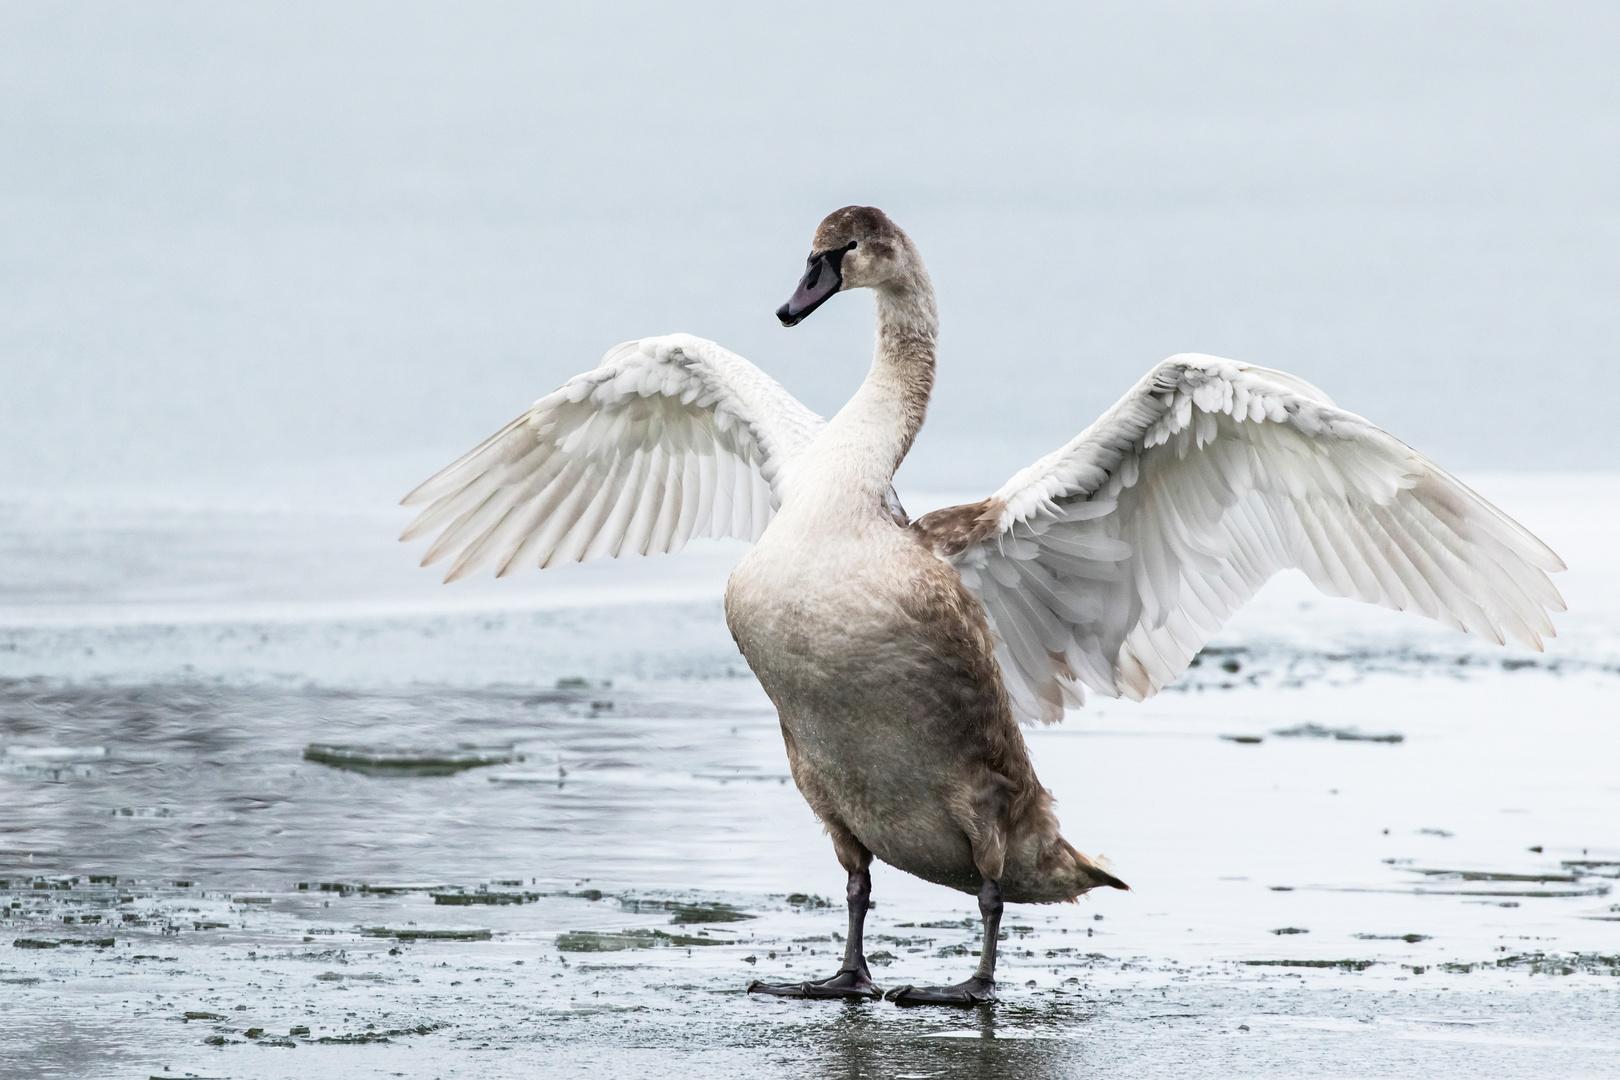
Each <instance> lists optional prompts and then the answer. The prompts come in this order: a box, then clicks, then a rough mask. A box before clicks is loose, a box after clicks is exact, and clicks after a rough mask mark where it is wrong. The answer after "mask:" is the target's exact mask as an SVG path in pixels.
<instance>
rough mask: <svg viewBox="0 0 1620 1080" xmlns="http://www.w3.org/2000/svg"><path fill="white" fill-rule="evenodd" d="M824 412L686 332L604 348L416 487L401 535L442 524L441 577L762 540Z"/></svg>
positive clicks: (434, 555)
mask: <svg viewBox="0 0 1620 1080" xmlns="http://www.w3.org/2000/svg"><path fill="white" fill-rule="evenodd" d="M824 424H825V421H824V420H822V418H821V417H819V416H817V415H816V414H815V413H813V412H811V411H810V410H809V409H807V408H805V406H804V405H802V404H801V403H800V402H799V401H798V400H797V399H796V398H794V397H793V395H792V394H789V393H788V392H787V391H786V390H784V389H783V388H782V387H781V385H780V384H778V383H777V382H776V381H775V380H774V379H772V378H771V377H770V376H768V375H766V374H765V373H764V372H763V371H760V370H759V368H757V367H755V366H754V365H753V364H750V363H749V362H748V361H747V360H744V359H743V358H742V357H740V356H737V355H736V354H735V353H731V352H728V351H726V350H725V349H722V348H721V347H720V346H718V345H716V344H715V343H714V342H712V341H705V340H703V339H702V338H696V337H692V336H691V335H689V334H671V335H668V336H667V337H655V338H643V339H642V340H640V341H629V342H626V343H625V344H623V345H620V346H618V347H617V348H614V349H611V350H609V351H608V353H607V355H606V356H605V357H603V359H602V363H601V365H600V366H599V367H598V368H596V370H594V371H589V372H586V373H585V374H583V375H576V376H574V378H572V379H569V380H568V381H567V382H566V383H564V384H563V385H562V387H561V388H559V389H558V390H556V391H555V392H553V393H551V394H547V395H546V396H545V397H543V398H541V399H540V400H539V401H537V402H535V404H534V407H533V408H531V409H530V410H529V411H528V412H526V413H524V414H523V415H522V416H520V417H518V418H517V419H516V420H514V421H512V422H511V423H510V424H508V425H506V427H504V428H502V429H501V430H500V431H498V432H496V433H495V434H494V435H492V436H490V437H489V438H488V439H486V440H485V441H484V442H483V444H482V445H480V446H478V447H476V448H475V449H473V450H471V451H470V452H468V453H467V454H465V455H463V456H462V457H461V459H460V460H458V461H456V462H454V463H453V464H451V465H449V466H447V467H446V468H444V469H443V470H441V471H440V472H439V473H438V474H436V475H435V476H433V477H432V478H431V479H429V480H428V481H427V482H426V483H424V484H422V485H421V486H420V487H418V488H417V489H416V490H415V491H413V492H411V493H410V494H409V495H407V496H405V499H404V503H405V504H406V505H415V504H421V503H427V504H428V505H427V507H426V509H424V510H423V511H422V512H421V513H420V514H419V515H418V516H417V518H416V520H415V521H413V522H412V523H411V525H410V527H409V528H407V529H406V530H405V533H404V535H403V536H401V537H400V539H401V540H414V539H416V538H417V537H420V536H424V535H427V534H429V533H433V532H437V533H438V534H439V535H438V537H437V538H436V539H435V540H434V542H433V544H432V545H431V546H430V547H429V548H428V550H427V554H426V555H425V556H424V557H423V559H422V565H423V566H427V565H430V564H432V563H435V562H438V561H439V560H441V559H445V558H449V557H450V556H452V555H454V556H455V562H454V563H453V564H452V565H451V567H450V570H449V573H448V574H447V575H446V576H445V580H446V581H455V580H457V579H459V578H463V577H466V576H467V575H468V574H471V573H473V572H474V571H476V570H478V569H479V568H480V567H483V566H486V565H489V564H492V563H493V564H494V565H495V567H496V574H497V575H498V576H499V575H504V574H506V573H508V572H510V571H511V570H513V569H516V568H518V567H521V566H525V565H528V566H552V565H555V564H557V563H563V562H576V561H583V560H585V559H594V558H597V557H599V556H602V555H615V556H616V555H629V554H642V555H646V554H653V553H657V552H674V551H679V550H680V549H681V548H682V547H683V546H685V544H686V542H687V541H688V540H689V539H691V538H692V537H694V536H709V537H736V538H738V539H742V540H754V539H757V538H758V537H759V534H760V533H762V532H764V531H765V526H766V524H767V523H768V522H769V521H770V519H771V517H772V516H773V515H774V514H775V512H776V509H777V508H778V507H780V506H781V504H782V498H783V495H784V493H785V492H786V490H787V485H788V484H789V483H790V477H791V472H792V464H793V461H794V459H795V458H796V457H797V456H798V455H799V453H800V451H802V450H803V449H804V448H805V447H806V446H808V445H809V444H810V442H811V441H812V440H813V439H814V438H815V435H816V433H817V432H818V431H819V430H820V429H821V428H822V426H823V425H824Z"/></svg>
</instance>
